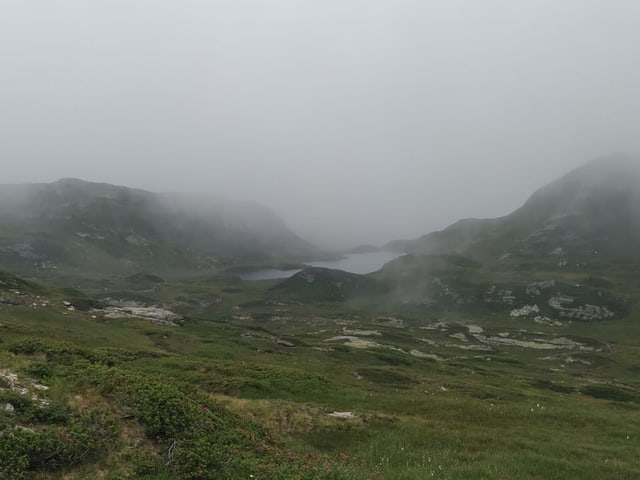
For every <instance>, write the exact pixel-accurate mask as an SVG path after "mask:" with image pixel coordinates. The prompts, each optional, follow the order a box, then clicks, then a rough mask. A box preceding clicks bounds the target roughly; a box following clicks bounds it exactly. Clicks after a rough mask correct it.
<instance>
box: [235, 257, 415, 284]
mask: <svg viewBox="0 0 640 480" xmlns="http://www.w3.org/2000/svg"><path fill="white" fill-rule="evenodd" d="M402 255H403V254H402V253H398V252H388V251H380V252H366V253H350V254H348V255H345V256H344V257H342V258H340V259H338V260H324V261H319V262H309V263H306V265H309V266H310V267H322V268H331V269H334V270H342V271H345V272H349V273H357V274H360V275H365V274H367V273H373V272H376V271H378V270H380V269H381V268H382V267H383V266H384V264H385V263H387V262H390V261H391V260H394V259H396V258H398V257H400V256H402ZM299 271H301V269H299V268H298V269H292V270H279V269H276V268H261V269H257V270H252V271H248V272H244V273H242V274H241V275H240V278H242V279H243V280H276V279H279V278H289V277H291V276H293V275H295V274H296V273H298V272H299Z"/></svg>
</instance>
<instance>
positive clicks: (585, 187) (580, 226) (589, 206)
mask: <svg viewBox="0 0 640 480" xmlns="http://www.w3.org/2000/svg"><path fill="white" fill-rule="evenodd" d="M389 247H390V248H394V249H396V250H401V251H405V252H408V253H421V254H424V253H428V254H434V253H435V254H464V255H469V256H474V257H477V258H483V259H495V260H498V259H501V260H503V261H508V260H509V259H510V258H518V257H519V258H540V257H546V258H549V259H552V260H553V261H554V262H555V261H557V263H559V264H563V263H565V262H567V259H568V258H573V259H576V258H579V259H582V260H584V259H585V258H589V259H591V261H595V260H596V259H603V260H604V259H615V258H628V257H633V258H637V257H639V256H640V248H639V247H640V163H639V162H637V161H635V160H633V159H630V158H628V157H623V156H616V157H608V158H603V159H598V160H594V161H592V162H590V163H588V164H586V165H584V166H582V167H580V168H578V169H576V170H574V171H572V172H570V173H568V174H567V175H565V176H563V177H562V178H560V179H558V180H557V181H555V182H553V183H551V184H549V185H547V186H545V187H543V188H541V189H540V190H538V191H537V192H535V193H534V194H533V195H532V196H531V197H530V198H529V200H528V201H527V202H526V203H525V204H524V205H523V206H522V207H521V208H519V209H518V210H516V211H514V212H513V213H511V214H510V215H507V216H505V217H502V218H497V219H487V220H479V219H467V220H461V221H459V222H457V223H454V224H453V225H451V226H449V227H448V228H446V229H444V230H442V231H439V232H433V233H430V234H428V235H425V236H423V237H421V238H419V239H417V240H409V241H396V242H391V244H389Z"/></svg>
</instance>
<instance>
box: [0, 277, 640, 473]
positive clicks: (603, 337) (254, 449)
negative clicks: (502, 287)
mask: <svg viewBox="0 0 640 480" xmlns="http://www.w3.org/2000/svg"><path fill="white" fill-rule="evenodd" d="M463 267H464V268H466V266H464V265H463ZM461 268H462V267H461ZM499 275H500V276H501V278H502V280H503V281H505V282H507V283H508V282H510V281H511V280H508V281H507V278H510V277H513V279H516V278H518V279H519V280H518V282H519V284H520V285H523V284H526V282H527V281H528V280H527V279H526V278H522V277H521V274H514V273H508V274H507V273H504V272H503V273H500V274H499ZM602 276H606V278H608V279H609V281H610V282H611V283H610V284H607V285H604V284H603V283H602V282H596V283H597V285H591V286H590V288H601V287H606V288H608V289H611V288H612V287H611V285H617V284H618V279H619V278H620V276H615V275H611V272H607V274H606V275H602ZM533 277H534V278H546V276H545V275H542V274H534V275H533ZM564 280H565V281H567V279H566V278H565V279H564ZM568 283H570V281H568ZM573 283H576V281H573ZM592 283H593V282H592ZM271 285H273V283H270V282H258V283H244V282H241V281H239V280H237V279H227V278H222V277H221V278H208V279H195V278H193V279H190V280H185V281H183V282H181V283H175V282H167V283H165V284H162V285H161V286H160V288H158V289H155V290H152V291H149V292H146V291H145V294H146V295H149V296H150V298H151V299H152V300H153V301H154V303H160V304H165V305H176V311H178V310H179V311H180V313H181V314H183V315H185V322H184V326H182V327H166V326H158V325H153V324H151V323H149V322H148V321H144V320H136V319H119V320H113V319H104V318H102V316H101V315H100V314H99V313H96V312H91V311H78V310H76V311H68V310H66V309H65V308H64V307H63V306H62V301H63V300H66V299H68V298H71V297H72V296H73V298H75V300H74V301H76V302H80V301H82V302H88V301H89V300H90V298H89V299H88V298H87V297H84V296H82V295H81V294H78V292H69V291H60V290H50V289H43V288H42V287H38V286H37V285H31V286H29V285H23V289H24V290H25V291H27V294H28V295H33V296H37V295H39V296H41V297H43V299H44V298H47V299H49V301H50V305H49V306H46V307H42V306H37V307H31V306H12V305H1V306H0V323H1V324H2V325H4V326H3V327H2V328H0V368H1V369H3V370H4V371H6V372H14V373H16V374H18V375H19V378H20V379H21V381H22V382H23V383H25V384H28V385H30V383H29V382H31V380H30V379H33V380H34V381H37V382H39V383H42V384H44V385H46V386H48V387H49V390H46V391H43V392H44V393H42V392H41V393H42V395H44V396H46V397H47V398H48V399H49V400H50V404H49V405H47V406H38V405H39V404H35V403H33V402H32V403H31V405H22V404H20V400H19V399H16V398H15V395H16V394H15V393H12V392H10V388H9V387H10V383H9V381H8V380H6V379H4V380H0V389H2V390H0V404H3V403H6V402H9V403H11V402H13V403H15V404H16V405H14V406H16V407H19V408H18V410H19V411H18V413H17V414H10V413H8V412H0V429H2V430H3V431H4V432H8V431H12V432H13V431H14V430H15V428H16V426H18V427H24V428H27V429H31V430H33V432H34V433H33V434H31V433H21V434H20V435H23V436H26V437H27V438H26V439H23V440H22V441H21V442H18V441H16V442H14V443H11V442H9V443H7V442H5V443H4V444H3V445H4V446H3V447H2V448H4V449H5V450H3V452H5V454H4V456H3V458H11V459H13V460H12V462H13V463H10V462H8V461H7V460H5V465H8V466H6V468H7V469H8V468H13V471H12V472H13V473H11V475H13V477H11V476H9V473H6V472H9V471H10V470H6V472H5V473H4V475H5V476H4V477H2V478H5V477H6V478H11V479H12V480H13V478H16V479H22V478H37V479H42V480H58V479H62V478H66V479H80V478H87V479H88V478H96V472H101V475H103V477H104V478H106V479H111V480H116V479H120V478H149V479H151V478H160V479H163V478H164V479H167V480H169V479H171V480H177V479H178V478H180V479H182V478H194V479H196V478H244V477H247V476H248V474H253V475H255V478H274V479H277V478H283V479H284V478H301V479H302V478H304V479H306V478H336V479H344V480H360V479H369V478H382V479H394V480H395V479H416V478H431V477H433V478H445V479H503V478H516V479H523V480H530V479H531V480H533V479H543V478H544V479H566V478H581V479H583V478H584V479H609V478H610V479H632V478H638V477H639V476H640V471H639V467H638V462H637V451H636V448H635V445H636V443H637V441H638V439H639V438H640V415H639V414H640V402H639V398H640V377H638V373H639V372H640V363H639V362H638V358H637V348H638V340H637V339H638V338H640V322H639V321H637V318H638V317H637V313H636V312H635V310H634V309H633V308H635V307H633V308H630V310H629V313H628V315H627V316H626V317H625V318H623V319H612V320H607V321H598V322H573V323H567V324H565V325H563V326H561V327H550V326H545V325H539V324H534V323H533V322H532V320H531V319H530V318H518V319H514V318H511V317H509V315H508V314H507V313H499V312H489V313H483V314H476V313H474V311H473V310H471V311H465V310H460V309H456V310H454V311H450V312H448V313H445V312H441V311H434V310H433V309H429V308H426V307H421V308H417V307H411V308H402V307H401V306H399V307H397V306H396V307H394V306H393V305H386V306H384V308H382V309H380V308H379V307H375V308H374V307H371V308H369V307H362V306H358V305H357V304H356V303H349V302H347V303H336V302H315V301H309V300H305V301H302V302H301V301H283V299H282V298H281V297H279V296H278V294H277V292H274V291H272V290H269V288H270V286H271ZM617 288H618V287H615V288H614V290H615V289H617ZM627 289H628V290H626V292H627V293H628V295H629V296H634V295H636V294H637V292H638V284H637V283H633V282H628V283H627ZM29 298H31V297H29ZM176 298H180V300H179V301H176ZM207 298H214V299H219V300H216V301H215V302H211V303H208V302H206V301H205V300H206V299H207ZM27 303H29V302H27ZM92 316H95V317H96V318H92ZM389 316H392V317H394V318H396V319H401V320H402V323H398V322H397V321H395V320H389V318H388V317H389ZM436 321H444V322H446V323H447V326H446V328H440V329H436V330H425V329H423V328H421V327H424V326H427V325H429V324H432V323H434V322H436ZM468 324H474V325H482V327H483V329H484V333H483V334H484V335H485V336H487V337H490V336H497V335H498V334H500V333H503V334H504V333H508V334H509V335H510V336H511V337H512V338H518V337H519V336H523V338H528V339H535V338H555V337H564V338H571V339H574V340H576V341H579V342H581V343H583V344H584V345H585V346H586V347H587V348H594V349H595V350H593V351H589V350H578V349H572V350H563V349H555V350H534V349H529V348H521V347H509V346H492V347H490V349H489V350H469V349H464V348H461V347H465V346H469V345H480V346H481V345H482V344H481V343H479V342H478V341H477V340H475V339H473V338H472V337H471V336H470V334H469V332H468V327H467V326H466V325H468ZM523 330H525V331H526V332H525V333H523ZM353 331H368V332H375V334H373V335H370V336H362V335H361V338H362V339H366V340H369V341H372V342H375V343H376V344H377V346H373V347H368V348H355V347H353V346H350V345H349V344H348V343H345V344H342V343H341V342H336V341H333V342H327V341H326V340H327V339H328V338H331V337H334V336H339V335H353V333H348V332H353ZM527 332H528V333H527ZM454 334H458V335H460V334H464V335H466V338H467V341H466V342H465V341H462V340H460V339H459V338H456V337H452V335H454ZM280 339H286V340H288V341H290V342H292V343H293V344H294V345H295V346H294V347H289V346H286V345H283V344H280V343H278V340H280ZM485 346H486V345H485ZM412 350H419V351H420V352H423V353H427V354H434V355H437V356H438V357H439V358H441V359H443V360H441V361H437V360H434V359H431V358H420V357H417V356H413V355H411V354H410V353H409V352H411V351H412ZM12 395H14V396H13V397H12ZM5 397H6V398H5ZM3 399H4V400H3ZM13 403H12V404H13ZM333 411H339V412H345V411H350V412H353V415H354V418H352V419H335V418H332V417H330V416H329V415H328V414H329V413H331V412H333ZM92 418H93V419H100V420H99V421H98V422H97V423H96V424H99V425H104V428H102V429H97V433H96V434H94V433H91V432H90V431H88V430H87V429H86V425H87V423H86V422H87V419H92ZM92 421H93V420H92ZM96 421H97V420H96ZM83 429H84V430H83ZM23 432H28V430H24V431H23ZM101 432H102V433H101ZM12 435H14V434H13V433H12ZM33 435H37V436H38V437H37V438H38V440H37V441H36V440H35V437H33ZM78 435H80V437H78ZM4 438H9V437H6V436H5V437H4ZM11 438H13V437H11ZM77 438H84V439H85V443H86V444H87V445H89V446H91V448H89V449H85V450H87V453H86V454H85V450H82V451H78V450H77V448H78V443H77ZM105 442H106V444H108V446H107V447H106V448H105V447H104V446H103V445H105ZM56 444H59V445H64V446H65V447H64V448H66V449H67V450H64V449H63V450H61V451H60V452H58V453H55V452H54V451H53V450H52V445H56ZM12 445H23V447H20V448H22V450H20V448H18V447H17V446H16V447H15V448H14V447H12ZM28 445H34V446H38V445H39V447H38V448H39V449H40V450H37V449H35V450H34V449H31V450H30V447H28ZM172 446H173V447H172ZM34 448H35V447H34ZM170 450H171V454H169V451H170ZM25 455H26V457H25ZM56 455H57V456H56ZM25 458H27V463H25ZM48 458H51V459H54V460H55V461H54V460H52V461H49V460H46V459H48ZM61 458H64V459H67V460H65V461H61V460H60V459H61ZM38 459H39V460H38ZM43 459H45V460H44V461H43ZM241 459H242V460H241ZM283 459H286V461H284V460H283ZM32 460H33V461H32ZM52 462H53V463H52ZM327 469H328V470H329V471H327ZM127 475H130V476H129V477H127ZM131 475H133V476H131Z"/></svg>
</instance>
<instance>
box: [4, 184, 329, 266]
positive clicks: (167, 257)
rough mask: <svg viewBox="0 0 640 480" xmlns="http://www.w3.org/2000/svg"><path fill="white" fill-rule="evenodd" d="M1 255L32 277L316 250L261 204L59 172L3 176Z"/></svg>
mask: <svg viewBox="0 0 640 480" xmlns="http://www.w3.org/2000/svg"><path fill="white" fill-rule="evenodd" d="M0 222H1V223H0V262H2V264H3V265H5V266H6V267H8V268H10V269H14V270H16V271H17V272H18V273H21V274H27V275H34V276H36V277H42V276H43V275H44V276H52V277H56V276H59V274H60V273H61V272H63V271H64V272H65V274H69V275H71V276H77V275H78V273H79V272H82V271H87V270H92V271H95V272H100V273H101V274H104V275H119V276H127V275H131V274H134V273H136V272H137V271H143V270H144V271H158V272H160V273H166V272H179V271H185V272H186V271H197V270H203V269H213V268H216V267H217V266H220V265H224V266H228V265H233V264H235V263H238V262H240V261H243V260H248V261H254V262H255V261H269V259H280V258H300V257H305V258H307V257H311V256H313V255H317V254H318V253H319V250H318V249H317V248H316V247H314V246H313V245H311V244H310V243H309V242H306V241H305V240H303V239H301V238H300V237H298V236H297V235H296V234H295V233H293V232H292V231H291V230H290V229H289V228H288V227H287V226H286V225H285V223H284V222H283V221H282V220H281V219H280V218H279V217H278V216H277V215H275V214H274V213H273V212H271V211H270V210H268V209H267V208H266V207H262V206H260V205H257V204H252V203H248V202H235V201H231V200H226V199H223V198H221V197H214V196H212V195H207V194H199V195H195V194H194V195H190V194H183V193H155V192H150V191H146V190H143V189H137V188H129V187H125V186H119V185H111V184H108V183H95V182H85V181H83V180H79V179H74V178H63V179H60V180H58V181H56V182H52V183H32V184H13V185H0Z"/></svg>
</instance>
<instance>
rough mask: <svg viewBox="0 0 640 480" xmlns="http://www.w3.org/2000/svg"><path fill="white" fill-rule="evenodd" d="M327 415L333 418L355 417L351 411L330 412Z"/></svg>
mask: <svg viewBox="0 0 640 480" xmlns="http://www.w3.org/2000/svg"><path fill="white" fill-rule="evenodd" d="M328 415H329V416H330V417H333V418H344V419H349V418H355V415H354V414H353V412H331V413H329V414H328Z"/></svg>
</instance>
